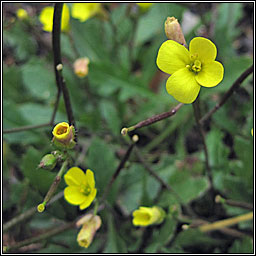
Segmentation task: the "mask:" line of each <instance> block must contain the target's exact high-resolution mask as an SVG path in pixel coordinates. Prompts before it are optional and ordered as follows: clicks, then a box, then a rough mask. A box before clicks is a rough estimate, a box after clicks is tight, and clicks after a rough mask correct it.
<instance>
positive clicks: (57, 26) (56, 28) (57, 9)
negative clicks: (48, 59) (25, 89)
mask: <svg viewBox="0 0 256 256" xmlns="http://www.w3.org/2000/svg"><path fill="white" fill-rule="evenodd" d="M62 7H63V3H56V4H55V6H54V15H53V30H52V47H53V55H54V71H55V77H56V83H57V86H58V89H59V90H61V91H62V92H63V97H64V102H65V107H66V112H67V116H68V120H69V123H70V124H72V125H74V126H75V119H74V116H73V111H72V107H71V103H70V97H69V92H68V89H67V87H66V84H65V81H64V79H63V77H62V60H61V48H60V32H61V15H62ZM59 65H61V66H59Z"/></svg>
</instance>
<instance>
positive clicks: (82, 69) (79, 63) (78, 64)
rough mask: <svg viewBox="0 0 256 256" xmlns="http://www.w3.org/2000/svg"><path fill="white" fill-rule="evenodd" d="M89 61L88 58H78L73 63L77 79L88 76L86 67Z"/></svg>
mask: <svg viewBox="0 0 256 256" xmlns="http://www.w3.org/2000/svg"><path fill="white" fill-rule="evenodd" d="M89 63H90V60H89V59H88V58H86V57H85V58H79V59H77V60H76V61H75V62H74V65H73V67H74V72H75V74H76V75H77V76H78V77H81V78H83V77H85V76H87V74H88V71H89V70H88V65H89Z"/></svg>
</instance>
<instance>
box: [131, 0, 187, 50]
mask: <svg viewBox="0 0 256 256" xmlns="http://www.w3.org/2000/svg"><path fill="white" fill-rule="evenodd" d="M183 11H184V7H182V6H180V5H177V4H172V3H161V4H160V3H155V4H154V5H152V6H151V7H150V9H149V10H148V12H147V13H146V14H144V15H143V16H142V17H141V18H140V19H139V22H138V27H137V30H136V34H135V44H136V46H138V45H141V44H143V43H145V42H146V41H148V40H150V39H151V38H153V37H155V36H156V35H159V34H163V33H164V22H165V20H166V18H167V17H168V16H170V17H171V16H175V17H176V18H177V19H181V15H182V13H183Z"/></svg>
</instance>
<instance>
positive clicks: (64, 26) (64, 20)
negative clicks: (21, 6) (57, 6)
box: [39, 4, 69, 32]
mask: <svg viewBox="0 0 256 256" xmlns="http://www.w3.org/2000/svg"><path fill="white" fill-rule="evenodd" d="M53 13H54V8H53V7H52V6H48V7H45V8H44V9H43V10H42V12H41V13H40V16H39V20H40V22H41V23H42V24H43V30H44V31H47V32H51V31H52V26H53ZM68 29H69V9H68V6H67V5H66V4H64V5H63V9H62V17H61V31H68Z"/></svg>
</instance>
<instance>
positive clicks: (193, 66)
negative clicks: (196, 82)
mask: <svg viewBox="0 0 256 256" xmlns="http://www.w3.org/2000/svg"><path fill="white" fill-rule="evenodd" d="M190 59H191V63H190V64H188V65H186V68H188V69H189V71H192V72H194V73H198V72H199V71H201V69H202V63H201V61H200V60H198V59H197V56H195V55H192V56H191V57H190Z"/></svg>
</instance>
